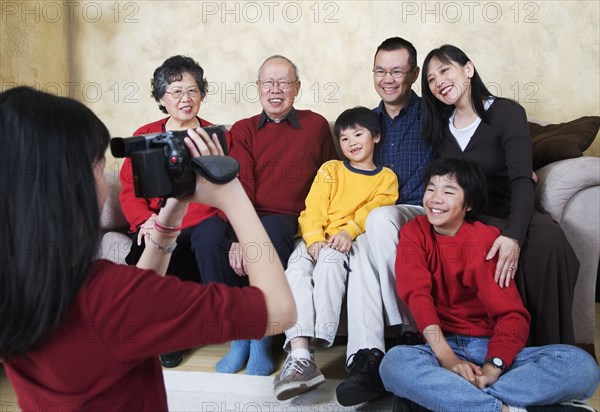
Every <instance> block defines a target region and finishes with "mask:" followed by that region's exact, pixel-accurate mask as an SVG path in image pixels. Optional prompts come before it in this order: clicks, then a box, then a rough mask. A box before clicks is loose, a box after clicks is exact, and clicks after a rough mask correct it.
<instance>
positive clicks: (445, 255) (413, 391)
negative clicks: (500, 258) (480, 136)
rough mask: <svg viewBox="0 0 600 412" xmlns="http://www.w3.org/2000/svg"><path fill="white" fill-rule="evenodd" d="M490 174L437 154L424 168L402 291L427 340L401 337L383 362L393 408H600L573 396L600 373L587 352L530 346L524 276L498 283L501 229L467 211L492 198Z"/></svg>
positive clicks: (405, 239) (399, 265)
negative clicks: (493, 253) (408, 342)
mask: <svg viewBox="0 0 600 412" xmlns="http://www.w3.org/2000/svg"><path fill="white" fill-rule="evenodd" d="M485 182H486V178H485V176H484V175H483V173H482V172H481V171H480V170H479V169H478V168H477V167H476V166H475V165H473V164H471V163H468V162H465V161H461V160H457V159H440V160H437V161H435V162H433V163H432V164H431V165H430V166H429V168H428V169H427V171H426V172H425V183H426V191H425V195H424V196H423V206H424V208H425V212H426V216H417V217H415V218H414V219H413V220H412V221H410V222H409V223H407V224H406V225H404V226H403V227H402V229H401V236H400V243H399V245H398V254H397V256H396V283H397V288H398V294H399V296H400V298H401V299H402V300H403V301H404V302H405V303H406V304H407V305H408V307H409V309H410V311H411V312H412V314H413V316H414V318H415V321H416V324H417V326H418V328H419V332H421V333H422V334H423V336H424V338H425V340H426V343H425V344H422V345H416V346H396V347H394V348H392V349H391V350H390V351H388V353H387V354H386V355H385V357H384V359H383V361H382V363H381V365H380V368H379V371H380V374H381V378H382V380H383V383H384V385H385V387H386V389H387V390H389V391H390V392H392V393H394V394H395V395H396V396H397V398H396V399H395V400H394V411H397V412H400V411H424V410H433V411H441V410H443V411H461V412H462V411H493V412H500V411H502V412H508V411H570V410H582V409H587V410H593V409H592V408H591V407H589V406H587V405H585V404H583V403H580V402H578V401H573V400H574V399H575V400H582V399H586V398H589V397H591V396H592V394H593V393H594V390H595V389H596V387H597V386H598V382H599V380H600V370H599V368H598V365H597V364H596V362H595V361H594V359H593V358H592V357H591V356H590V355H589V354H588V353H587V352H585V351H583V350H581V349H579V348H577V347H575V346H570V345H547V346H541V347H525V343H526V341H527V336H528V334H529V321H530V315H529V313H528V312H527V310H526V309H525V307H524V306H523V303H522V301H521V298H520V296H519V292H518V291H517V288H516V285H515V283H514V282H511V283H510V284H509V285H508V286H507V287H502V286H500V285H498V284H497V283H496V282H495V280H494V271H495V267H496V261H495V259H492V260H486V254H487V251H488V250H489V248H490V245H491V244H492V243H493V242H494V240H495V239H496V238H497V237H498V234H499V231H498V229H496V228H495V227H492V226H487V225H485V224H483V223H480V222H477V221H471V220H465V218H469V217H470V215H471V214H472V215H476V213H477V211H478V210H480V209H481V208H482V207H483V206H484V204H485V193H487V192H486V188H485ZM541 315H542V316H543V314H541ZM560 402H568V403H569V404H568V405H567V404H559V403H560ZM540 405H551V406H540ZM525 408H526V409H525ZM579 408H581V409H579Z"/></svg>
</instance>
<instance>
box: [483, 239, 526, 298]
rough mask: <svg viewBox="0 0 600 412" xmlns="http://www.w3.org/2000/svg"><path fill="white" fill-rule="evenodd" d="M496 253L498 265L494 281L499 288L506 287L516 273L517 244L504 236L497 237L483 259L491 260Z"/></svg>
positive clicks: (518, 250) (519, 249)
mask: <svg viewBox="0 0 600 412" xmlns="http://www.w3.org/2000/svg"><path fill="white" fill-rule="evenodd" d="M496 253H498V263H497V264H496V272H495V273H494V281H495V282H496V283H497V284H498V285H499V286H500V287H501V288H502V287H508V285H509V284H510V281H511V279H514V277H515V274H516V273H517V264H518V263H519V254H520V253H521V248H520V247H519V242H517V241H516V240H514V239H511V238H509V237H506V236H499V237H498V238H497V239H496V240H495V241H494V244H493V245H492V247H491V248H490V251H489V252H488V254H487V256H486V257H485V259H486V260H490V259H492V258H493V257H494V256H496Z"/></svg>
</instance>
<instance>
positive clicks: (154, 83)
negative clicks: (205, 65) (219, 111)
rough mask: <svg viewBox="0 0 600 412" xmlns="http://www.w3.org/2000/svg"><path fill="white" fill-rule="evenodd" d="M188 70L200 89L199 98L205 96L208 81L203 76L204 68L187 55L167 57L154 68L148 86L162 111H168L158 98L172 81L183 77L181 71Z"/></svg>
mask: <svg viewBox="0 0 600 412" xmlns="http://www.w3.org/2000/svg"><path fill="white" fill-rule="evenodd" d="M185 72H188V73H189V74H191V75H192V76H194V79H196V84H197V85H198V89H199V90H200V98H201V99H204V97H206V92H207V90H208V81H206V79H205V78H204V70H203V69H202V67H200V65H199V64H198V62H197V61H195V60H194V59H192V58H191V57H187V56H180V55H177V56H173V57H169V58H168V59H167V60H165V61H164V63H163V64H161V65H160V66H159V67H157V68H156V70H154V74H153V76H152V80H151V81H150V83H151V84H150V86H151V88H152V97H154V100H156V103H158V108H159V109H160V111H161V112H163V113H168V112H167V109H166V108H165V106H163V105H162V104H160V99H162V98H163V96H164V95H165V92H166V91H167V87H168V86H169V85H170V84H171V83H173V82H177V81H180V80H181V79H182V78H183V73H185Z"/></svg>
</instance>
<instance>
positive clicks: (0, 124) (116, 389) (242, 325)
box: [0, 87, 296, 411]
mask: <svg viewBox="0 0 600 412" xmlns="http://www.w3.org/2000/svg"><path fill="white" fill-rule="evenodd" d="M188 135H189V136H190V138H186V146H187V148H188V151H189V152H190V154H191V156H192V157H196V156H200V155H209V154H212V155H218V154H223V151H222V149H221V148H220V146H219V144H218V141H217V140H216V138H214V139H212V140H211V139H210V138H209V137H208V135H207V134H206V133H205V132H204V131H203V130H201V129H199V128H198V129H195V130H188ZM108 140H109V134H108V130H107V129H106V127H105V126H104V124H103V123H102V122H101V121H100V120H99V119H98V118H97V117H96V116H95V115H94V114H93V113H92V112H91V111H90V110H89V109H88V108H86V107H85V106H84V105H83V104H81V103H79V102H76V101H75V100H72V99H69V98H64V97H58V96H54V95H50V94H47V93H42V92H38V91H35V90H33V89H31V88H26V87H19V88H15V89H11V90H8V91H6V92H3V93H0V145H2V147H3V148H5V150H7V152H9V153H10V154H11V155H10V159H9V160H7V161H5V162H0V185H1V187H2V196H0V216H2V225H3V227H2V230H1V231H0V244H1V245H2V248H1V251H0V325H2V327H1V328H0V358H2V359H3V361H4V366H5V368H6V372H7V375H8V378H9V380H10V381H11V383H12V385H13V387H14V389H15V392H16V394H17V397H18V401H19V406H20V407H21V409H22V410H24V411H37V410H48V409H52V410H56V411H74V410H102V411H157V410H161V411H164V410H167V399H166V392H165V387H164V383H163V377H162V370H161V367H160V363H159V361H158V354H160V353H164V352H169V351H175V350H181V349H182V348H185V347H190V346H197V345H204V344H208V343H222V342H225V341H229V340H232V339H258V338H261V337H262V336H264V335H265V334H266V333H268V334H277V333H282V331H283V328H284V326H285V325H289V324H291V323H293V322H295V320H296V317H295V306H294V303H293V302H294V300H293V296H292V294H291V291H290V289H289V286H288V284H287V281H286V279H285V274H284V271H283V266H282V265H281V262H280V261H279V260H278V259H272V258H270V255H269V253H267V251H266V250H264V251H263V252H262V253H259V254H258V258H257V257H256V256H254V258H253V259H248V270H249V273H248V275H249V280H250V284H251V286H250V287H248V288H244V289H233V288H229V287H227V286H224V285H217V284H212V285H207V286H205V285H200V284H196V283H190V282H185V283H184V282H181V281H180V280H179V279H178V278H176V277H173V276H170V277H166V278H165V277H163V276H164V274H165V272H166V269H167V266H168V263H169V258H170V256H171V253H170V246H172V244H173V242H174V241H175V239H176V236H177V235H178V233H179V231H180V230H181V224H182V221H183V220H184V216H185V215H186V212H187V210H188V203H187V202H188V201H193V202H201V203H204V204H207V205H211V206H214V207H217V208H219V209H221V210H222V211H223V212H224V213H225V214H226V215H227V216H228V218H229V221H230V222H231V224H232V226H233V227H234V229H235V231H236V233H237V235H238V238H239V240H240V242H241V243H242V244H243V245H244V246H247V245H248V244H249V243H250V242H252V243H253V245H254V247H252V248H251V249H253V250H255V249H256V247H257V245H268V243H269V238H268V236H267V234H266V232H265V230H264V228H263V227H262V225H261V223H260V221H259V220H258V216H257V215H256V212H254V208H253V206H252V204H251V203H250V201H249V199H248V197H247V195H246V194H245V191H244V189H243V188H242V186H241V184H240V183H239V181H235V180H234V181H232V182H230V183H227V184H224V185H213V184H210V183H208V182H207V181H206V179H203V178H199V179H197V190H196V193H194V194H193V195H190V196H189V197H187V198H186V199H184V200H175V199H168V200H167V202H166V204H165V206H164V207H163V208H161V210H160V211H159V212H158V216H157V217H156V223H155V225H153V226H152V227H149V228H148V230H147V233H146V234H145V239H146V240H147V241H148V242H149V244H150V243H152V244H153V245H154V246H155V247H148V248H146V249H145V250H144V252H143V253H142V256H141V258H140V260H139V261H138V264H137V267H135V266H124V265H116V264H114V263H112V262H109V261H104V260H94V259H95V258H94V257H95V256H96V254H97V246H98V239H99V238H100V224H99V218H100V210H101V206H102V204H103V202H104V200H105V199H106V193H107V185H106V181H105V178H104V174H103V170H104V164H105V159H104V152H105V150H106V147H107V145H108ZM265 247H266V246H265ZM244 250H245V248H244Z"/></svg>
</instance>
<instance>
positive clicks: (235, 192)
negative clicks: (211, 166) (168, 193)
mask: <svg viewBox="0 0 600 412" xmlns="http://www.w3.org/2000/svg"><path fill="white" fill-rule="evenodd" d="M184 142H185V145H186V147H187V149H188V152H189V153H190V157H192V158H194V157H198V156H211V155H212V156H223V148H222V147H221V145H220V144H219V139H218V138H217V135H216V134H214V133H213V135H212V137H209V136H208V134H207V133H206V132H205V131H204V130H203V129H202V128H200V127H198V128H196V129H189V130H188V137H186V138H185V139H184ZM243 191H244V189H243V188H242V185H241V184H240V182H239V180H238V179H234V180H232V181H231V182H229V183H225V184H222V185H217V184H214V183H211V182H209V181H208V180H206V179H205V178H203V177H201V176H196V191H195V192H194V193H193V194H191V195H189V196H186V197H184V198H181V199H178V200H179V201H182V202H198V203H204V204H206V205H209V206H214V207H216V208H219V209H221V210H222V211H223V212H225V214H227V210H225V209H229V208H231V207H235V202H236V200H235V199H237V198H238V197H239V196H241V195H242V192H243Z"/></svg>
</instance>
